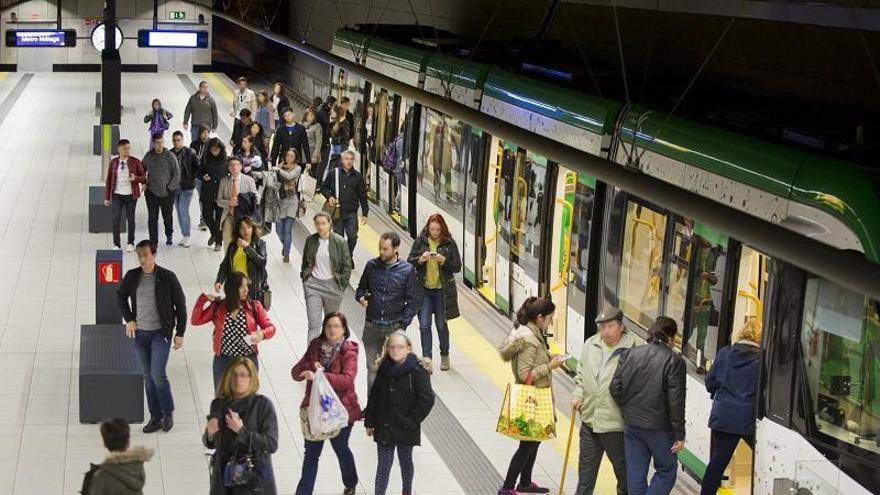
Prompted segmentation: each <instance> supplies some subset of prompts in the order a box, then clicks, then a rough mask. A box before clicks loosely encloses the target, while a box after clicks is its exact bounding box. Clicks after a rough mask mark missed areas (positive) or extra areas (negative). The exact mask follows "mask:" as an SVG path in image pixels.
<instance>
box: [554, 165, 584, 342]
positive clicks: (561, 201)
mask: <svg viewBox="0 0 880 495" xmlns="http://www.w3.org/2000/svg"><path fill="white" fill-rule="evenodd" d="M557 170H558V172H557V174H556V187H555V191H554V196H553V201H552V204H553V212H554V213H553V223H552V229H551V230H550V242H551V246H550V256H549V259H550V262H549V264H548V265H547V268H546V270H547V275H546V280H547V281H548V292H549V294H550V296H551V298H552V299H553V301H554V302H555V303H556V306H557V307H558V308H560V311H557V312H556V318H554V325H555V326H554V328H553V334H554V336H555V338H556V341H557V342H558V343H559V345H560V346H562V347H564V351H565V352H566V353H568V354H571V355H574V356H580V351H581V347H582V346H583V343H584V331H585V329H586V317H585V313H586V307H587V267H588V266H589V251H588V246H589V239H590V228H591V219H592V217H593V205H594V200H595V191H596V179H595V178H593V177H591V176H588V175H586V174H583V173H580V174H579V173H577V172H574V171H572V170H569V169H568V168H566V167H564V166H562V165H559V166H557ZM563 308H564V309H563Z"/></svg>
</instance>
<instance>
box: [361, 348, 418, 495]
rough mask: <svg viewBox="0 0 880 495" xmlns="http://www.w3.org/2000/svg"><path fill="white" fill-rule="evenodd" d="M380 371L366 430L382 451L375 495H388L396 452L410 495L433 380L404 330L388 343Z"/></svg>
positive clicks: (405, 492) (406, 493) (366, 413)
mask: <svg viewBox="0 0 880 495" xmlns="http://www.w3.org/2000/svg"><path fill="white" fill-rule="evenodd" d="M378 368H379V371H378V374H377V376H376V381H375V382H374V383H373V386H372V388H371V389H370V398H369V401H368V402H367V408H366V409H365V410H364V427H366V430H367V435H370V436H372V437H373V439H374V440H375V441H376V444H377V448H378V451H379V463H378V467H377V468H376V486H375V495H385V491H386V489H387V488H388V478H389V476H390V474H391V466H392V465H393V464H394V450H395V449H396V450H397V458H398V460H399V461H400V474H401V477H402V478H403V495H410V494H411V493H412V482H413V473H414V467H413V460H412V450H413V447H414V446H416V445H419V444H420V443H421V437H422V435H421V424H422V421H424V420H425V418H426V417H428V413H430V412H431V408H432V407H433V406H434V391H433V390H432V389H431V377H430V375H429V373H428V370H427V369H426V368H425V363H424V362H423V361H421V360H420V359H419V358H418V357H417V356H416V355H415V354H413V352H412V343H411V342H410V340H409V337H407V335H406V334H405V333H404V332H401V331H397V332H394V333H393V334H391V335H389V336H388V338H387V339H386V340H385V347H384V349H383V352H382V357H381V358H380V359H379V364H378Z"/></svg>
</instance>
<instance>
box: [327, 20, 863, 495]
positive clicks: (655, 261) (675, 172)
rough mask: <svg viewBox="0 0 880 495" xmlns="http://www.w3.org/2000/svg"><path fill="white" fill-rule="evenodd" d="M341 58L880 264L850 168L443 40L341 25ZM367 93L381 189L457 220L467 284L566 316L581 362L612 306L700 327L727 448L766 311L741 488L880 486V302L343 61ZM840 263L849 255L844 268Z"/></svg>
mask: <svg viewBox="0 0 880 495" xmlns="http://www.w3.org/2000/svg"><path fill="white" fill-rule="evenodd" d="M332 51H333V53H335V54H337V55H339V56H341V57H344V58H346V59H348V60H352V61H355V62H356V63H358V64H362V65H365V66H366V67H368V68H370V69H373V70H376V71H380V72H382V73H383V74H386V75H388V76H391V77H393V78H395V79H397V80H399V81H401V82H405V83H408V84H410V85H412V86H417V87H420V88H423V89H425V90H426V91H429V92H432V93H435V94H439V95H443V96H445V97H447V98H451V99H453V100H455V101H457V102H459V103H461V104H464V105H468V106H470V107H472V108H475V109H478V110H479V111H481V112H483V113H486V114H488V115H492V116H495V117H497V118H500V119H503V120H506V121H508V122H510V123H512V124H514V125H517V126H519V127H521V128H524V129H527V130H529V131H532V132H535V133H540V134H542V135H545V136H547V137H550V138H551V139H554V140H557V141H559V142H560V143H565V144H567V145H570V146H573V147H577V148H579V149H582V150H585V151H587V152H589V153H592V154H595V155H598V156H601V157H605V158H608V159H610V160H612V161H613V162H615V163H619V164H620V166H622V167H633V168H636V169H638V170H640V171H642V172H643V173H646V174H650V175H652V176H655V177H657V178H659V179H661V180H664V181H667V182H671V183H674V184H677V185H679V186H681V187H685V188H687V189H689V190H691V191H693V192H696V193H698V194H700V195H702V196H704V197H707V198H711V199H713V200H715V201H718V202H720V203H725V204H728V205H730V206H732V207H734V208H737V209H740V210H742V211H744V212H747V213H749V214H751V215H754V216H755V217H757V218H762V219H765V220H768V221H771V222H774V223H778V224H780V225H783V226H785V227H787V228H789V229H791V230H794V231H796V232H799V233H802V234H803V235H805V236H809V237H813V238H815V239H818V240H821V241H822V242H825V243H827V244H830V245H832V246H835V247H838V248H840V249H848V250H857V251H859V252H862V253H864V255H865V256H866V257H867V258H868V259H870V260H872V261H874V262H878V261H880V260H878V257H880V197H878V196H880V177H878V175H877V174H876V173H872V172H871V171H869V170H865V169H863V168H862V167H860V166H858V165H856V164H853V163H848V162H845V161H840V160H836V159H833V158H828V157H825V156H820V155H817V154H812V153H810V152H807V151H803V150H799V149H795V148H792V147H787V146H783V145H780V144H774V143H770V142H765V141H761V140H758V139H754V138H751V137H747V136H744V135H740V134H737V133H733V132H729V131H727V130H723V129H719V128H716V127H712V126H708V125H704V124H701V123H697V122H692V121H689V120H687V119H684V118H679V117H670V116H667V115H664V114H663V113H662V112H659V111H656V110H652V109H651V108H648V107H641V106H627V105H624V104H623V103H621V102H617V101H613V100H609V99H600V98H598V97H594V96H592V95H590V94H586V93H582V92H578V91H575V90H572V89H568V88H564V87H559V86H556V85H554V84H551V83H547V82H543V81H539V80H535V79H532V78H527V77H524V76H521V75H518V74H515V73H513V72H509V71H506V70H503V69H499V68H497V67H493V66H490V65H487V64H483V63H478V62H474V61H470V60H465V59H462V58H458V57H455V56H452V55H448V54H444V53H441V52H440V51H429V50H425V49H420V48H415V47H413V46H409V45H407V44H403V43H395V42H392V41H389V40H384V39H378V38H373V37H368V36H367V35H365V34H363V33H361V32H358V31H356V30H351V29H340V30H339V31H338V32H337V33H336V35H335V39H334V42H333V48H332ZM330 87H331V92H332V94H333V95H334V96H336V97H337V98H341V97H343V96H347V97H348V98H350V100H351V101H352V110H353V113H354V119H355V122H356V131H355V136H354V144H353V145H352V146H353V148H354V149H355V151H357V152H358V153H360V156H361V160H360V167H361V171H362V172H363V174H364V177H365V179H366V180H367V182H368V186H369V187H368V189H369V196H370V200H371V201H372V202H374V203H375V204H376V205H377V206H378V207H377V208H376V209H379V210H381V211H383V212H384V213H385V214H387V215H389V216H390V218H392V219H393V220H394V221H395V222H397V223H398V224H399V225H400V226H401V227H402V228H403V229H405V230H407V231H408V232H409V233H410V234H411V235H416V234H417V233H418V230H419V229H420V228H421V226H422V225H423V224H424V222H425V220H426V219H427V217H428V216H429V215H430V214H432V213H434V212H438V211H439V212H441V213H443V214H444V216H445V218H446V219H447V222H448V223H449V226H450V229H451V231H452V233H453V235H454V236H455V238H456V239H457V241H458V242H459V244H460V247H461V251H462V253H463V259H464V270H463V277H462V278H463V282H464V283H465V284H466V285H467V286H468V287H470V288H472V289H473V290H474V291H475V292H477V293H478V294H480V296H482V297H483V298H484V299H485V300H486V301H487V302H488V303H489V304H491V305H492V306H493V307H494V308H496V309H497V310H498V311H499V312H500V313H502V314H504V315H507V316H510V315H511V314H512V313H513V312H514V311H515V309H516V308H517V307H518V306H519V305H520V304H521V303H522V301H523V300H524V299H525V298H526V297H528V296H530V295H550V296H551V297H552V298H553V300H554V301H555V302H556V303H557V307H558V308H560V310H559V311H558V312H557V315H556V316H557V319H556V322H555V326H554V328H553V333H554V339H553V340H554V343H553V345H554V347H555V349H556V350H557V351H558V352H561V353H567V354H571V355H573V356H579V355H580V350H581V346H582V345H583V342H584V340H585V338H586V337H588V336H589V335H591V334H592V333H594V331H595V330H594V328H593V324H592V317H593V316H594V315H595V314H596V308H597V307H601V305H602V304H604V303H606V302H607V303H612V304H616V305H618V306H619V307H620V308H621V309H622V310H623V313H624V315H625V325H626V328H627V329H628V331H630V332H632V333H633V334H635V335H637V336H639V337H642V338H643V337H644V336H645V335H646V328H647V326H648V325H649V324H650V322H651V321H652V320H653V319H654V318H655V317H657V316H658V315H667V316H670V317H672V318H674V319H675V320H676V321H677V322H678V325H679V328H680V329H681V332H680V337H679V338H677V340H676V343H675V345H676V348H677V349H678V350H679V351H680V352H681V354H682V356H683V357H684V359H685V361H686V362H687V366H688V378H687V389H688V394H687V431H688V433H687V443H686V449H685V450H684V451H683V452H682V453H680V454H679V458H680V460H681V463H682V466H683V469H684V470H685V471H686V472H687V473H688V474H689V475H691V476H692V477H694V478H695V479H696V480H697V481H699V480H700V479H701V477H702V475H703V473H704V471H705V468H706V463H707V462H708V459H709V453H710V440H709V439H710V431H709V429H708V427H707V421H708V415H709V411H710V407H711V399H710V397H709V394H708V393H707V392H706V390H705V388H704V385H703V377H704V375H705V373H706V371H707V370H708V369H709V368H710V367H711V364H712V361H713V359H714V358H715V355H716V352H717V351H718V349H720V348H721V347H722V346H725V345H727V344H729V343H730V340H731V334H732V333H733V332H734V331H736V330H737V329H738V328H739V327H741V326H742V325H744V324H745V323H746V322H747V321H748V320H750V319H757V320H759V321H760V322H761V323H762V328H763V335H764V336H763V343H762V349H763V355H762V370H761V381H760V392H759V405H758V411H757V417H758V419H757V425H758V426H757V441H756V447H755V449H754V451H752V450H751V449H750V448H749V447H748V446H746V445H744V444H741V445H740V447H739V449H738V450H737V452H736V454H735V456H734V459H733V461H732V462H731V465H730V467H729V469H728V473H727V474H728V476H729V479H728V481H727V489H728V490H730V491H729V492H727V493H755V494H761V495H764V494H781V493H786V494H788V493H799V494H807V493H809V494H814V495H817V494H837V493H846V494H847V495H861V494H864V495H867V494H871V493H880V306H878V302H877V301H874V300H871V299H869V298H866V297H865V296H863V295H861V294H858V293H855V292H853V291H850V290H848V289H847V288H846V287H840V286H838V285H836V284H834V283H832V282H830V281H827V280H823V279H821V278H819V277H816V276H814V275H812V274H810V273H808V272H806V271H804V270H802V269H800V268H798V267H796V266H792V265H791V264H788V263H785V262H783V261H781V260H778V259H774V258H772V257H771V256H769V255H767V254H766V253H763V252H761V251H760V250H758V249H756V248H754V247H752V246H749V245H747V244H744V243H742V242H739V241H738V240H737V239H735V238H732V237H730V236H729V235H727V234H725V233H724V232H720V231H718V230H716V229H713V228H712V227H711V226H709V225H705V224H702V223H701V222H699V221H697V220H694V219H690V218H685V217H683V216H681V215H679V214H677V213H676V212H674V211H669V210H667V209H664V208H663V207H662V206H660V205H656V204H652V203H650V202H648V201H645V200H643V199H641V198H639V197H636V196H635V195H633V194H630V193H628V192H627V191H626V190H623V189H620V188H617V187H613V186H610V185H607V184H604V183H602V182H601V181H597V180H596V178H594V177H591V176H589V175H587V174H584V173H580V172H576V171H574V170H572V169H570V168H568V167H566V165H565V164H564V163H555V162H553V161H550V160H548V159H546V158H545V157H542V156H540V155H537V154H535V153H532V152H531V151H529V150H527V149H523V148H522V147H520V146H517V144H516V143H514V142H511V141H509V140H507V139H506V138H505V136H493V135H490V134H488V133H486V132H484V131H482V130H481V129H479V128H476V127H474V126H472V125H470V124H469V123H468V122H462V121H459V120H457V119H455V118H452V117H450V116H447V115H444V114H442V113H440V112H438V111H436V110H434V109H431V108H427V107H424V106H422V105H420V104H419V103H418V102H415V101H410V100H408V99H406V98H403V97H401V96H400V95H396V94H394V93H393V92H391V91H388V90H387V89H385V88H382V87H380V86H377V85H375V84H373V83H371V81H369V80H366V79H364V78H363V77H361V76H360V75H357V74H352V73H347V72H346V71H344V70H342V69H340V68H338V67H334V68H333V71H332V80H331V81H330ZM828 262H829V263H833V262H834V261H833V260H828Z"/></svg>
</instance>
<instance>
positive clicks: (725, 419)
mask: <svg viewBox="0 0 880 495" xmlns="http://www.w3.org/2000/svg"><path fill="white" fill-rule="evenodd" d="M760 368H761V322H760V321H759V320H758V319H757V318H755V317H749V318H748V319H746V322H745V324H744V325H743V326H742V328H740V329H739V330H737V331H736V332H734V338H733V344H731V345H729V346H727V347H725V348H723V349H721V350H720V351H718V356H717V357H716V358H715V362H714V363H712V367H711V368H710V369H709V374H707V375H706V390H708V391H709V393H710V394H711V395H712V399H713V402H712V413H711V414H710V415H709V428H711V429H712V452H711V454H710V456H709V465H708V466H706V474H705V476H704V477H703V485H702V489H701V491H700V494H701V495H710V494H712V495H714V494H715V492H717V491H718V487H719V486H721V477H722V476H723V475H724V470H725V469H726V468H727V464H728V463H730V459H731V458H732V457H733V452H734V450H736V446H737V445H738V444H739V441H740V440H744V441H745V442H746V443H747V444H749V446H751V447H752V448H754V447H755V421H756V418H755V401H756V398H757V395H758V372H759V371H760Z"/></svg>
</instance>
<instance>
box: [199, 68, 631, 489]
mask: <svg viewBox="0 0 880 495" xmlns="http://www.w3.org/2000/svg"><path fill="white" fill-rule="evenodd" d="M204 75H205V77H206V78H208V79H212V81H213V82H214V87H218V88H222V89H220V93H221V94H222V95H223V97H224V98H225V99H226V100H227V101H230V102H231V101H232V91H230V90H229V88H227V87H226V85H225V84H223V83H222V82H221V81H220V79H219V78H217V76H215V75H214V74H212V73H205V74H204ZM358 238H359V239H358V241H359V243H360V244H361V245H362V246H363V247H364V249H366V250H367V251H368V252H369V253H370V254H371V255H372V256H378V255H379V233H378V232H376V231H375V230H373V228H372V227H370V226H369V225H361V226H360V228H359V230H358ZM449 338H450V339H451V340H452V342H453V343H454V344H455V347H456V348H457V349H459V350H460V351H461V352H463V353H464V354H465V355H466V356H467V357H468V359H470V360H471V362H473V363H474V364H475V365H476V366H477V368H479V370H480V372H481V373H483V375H485V376H486V377H487V378H488V379H489V381H490V382H491V383H492V384H493V385H494V386H495V387H496V388H497V389H498V390H500V391H502V392H503V391H504V390H506V389H507V384H509V383H510V379H511V377H512V373H513V372H512V371H511V369H510V364H509V363H505V362H504V361H502V360H501V356H500V355H499V354H498V349H496V348H495V347H494V346H493V345H492V344H490V343H489V342H488V341H487V340H486V339H485V338H484V337H483V336H482V335H481V334H480V332H478V331H477V330H476V329H475V328H474V327H473V326H472V325H471V324H470V323H469V322H468V321H467V320H466V319H465V318H464V317H461V318H456V319H454V320H452V321H450V322H449ZM557 405H558V404H557ZM565 406H566V407H568V404H565ZM498 407H499V408H500V407H501V404H500V403H499V404H498ZM556 418H557V423H556V425H557V436H556V438H555V439H553V440H550V441H549V443H550V444H551V445H553V448H554V449H556V451H557V452H559V455H560V456H564V455H565V441H566V438H565V435H564V433H563V430H565V428H564V425H566V424H568V421H569V417H568V415H566V414H565V413H563V412H562V410H561V409H559V408H557V409H556ZM493 424H494V421H493ZM578 444H579V442H572V447H571V449H572V450H571V456H570V457H569V459H570V461H569V465H572V466H576V465H577V459H578V452H579V448H578ZM511 445H512V444H511ZM554 481H555V482H558V481H559V480H554ZM616 489H617V484H616V478H615V477H614V471H613V470H612V468H611V464H610V463H609V462H608V459H607V458H603V459H602V465H601V467H600V468H599V480H598V481H597V483H596V493H612V492H614V491H615V490H616Z"/></svg>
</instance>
